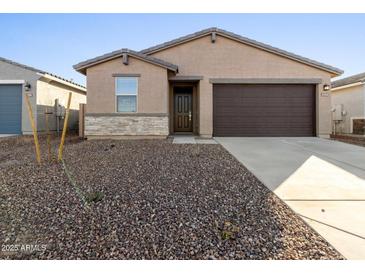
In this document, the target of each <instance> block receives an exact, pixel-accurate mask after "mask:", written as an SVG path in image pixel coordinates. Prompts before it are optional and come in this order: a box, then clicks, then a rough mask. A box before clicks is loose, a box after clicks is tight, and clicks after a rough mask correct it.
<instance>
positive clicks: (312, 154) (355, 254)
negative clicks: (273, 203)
mask: <svg viewBox="0 0 365 274" xmlns="http://www.w3.org/2000/svg"><path fill="white" fill-rule="evenodd" d="M215 139H216V141H218V142H219V143H220V144H221V145H223V147H225V148H226V149H227V150H228V151H229V152H230V153H231V154H232V155H233V156H235V157H236V158H237V159H238V160H239V161H240V162H241V163H242V164H243V165H245V166H246V167H247V168H248V169H249V170H250V171H251V172H252V173H253V174H255V176H256V177H257V178H259V179H260V180H261V181H262V182H263V183H264V184H265V185H266V186H267V187H268V188H270V189H271V190H272V191H274V192H275V193H276V194H277V195H278V196H279V197H280V198H281V199H282V200H284V201H285V202H286V203H287V204H288V205H289V206H290V207H291V208H292V209H293V210H294V211H296V212H297V213H298V214H299V215H300V216H301V217H302V218H303V219H304V220H305V221H306V222H307V223H308V224H309V225H310V226H312V227H313V228H314V229H315V230H316V231H317V232H318V233H319V234H321V235H322V236H323V237H324V238H325V239H326V240H327V241H328V242H330V243H331V244H332V245H333V246H334V247H335V248H336V249H337V250H338V251H339V252H341V253H342V254H343V255H344V256H345V257H346V258H348V259H365V148H363V147H359V146H355V145H350V144H345V143H341V142H337V141H332V140H326V139H320V138H304V137H303V138H230V137H224V138H223V137H217V138H215Z"/></svg>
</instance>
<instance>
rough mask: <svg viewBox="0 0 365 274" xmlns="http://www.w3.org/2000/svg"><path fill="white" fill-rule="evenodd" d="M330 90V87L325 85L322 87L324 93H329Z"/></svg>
mask: <svg viewBox="0 0 365 274" xmlns="http://www.w3.org/2000/svg"><path fill="white" fill-rule="evenodd" d="M330 88H331V87H330V85H327V84H326V85H324V86H323V90H324V91H329V90H330Z"/></svg>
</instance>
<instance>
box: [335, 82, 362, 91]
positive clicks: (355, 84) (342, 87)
mask: <svg viewBox="0 0 365 274" xmlns="http://www.w3.org/2000/svg"><path fill="white" fill-rule="evenodd" d="M363 84H364V82H356V83H353V84H348V85H344V86H340V87H336V88H331V91H336V90H341V89H345V88H350V87H356V86H360V85H363Z"/></svg>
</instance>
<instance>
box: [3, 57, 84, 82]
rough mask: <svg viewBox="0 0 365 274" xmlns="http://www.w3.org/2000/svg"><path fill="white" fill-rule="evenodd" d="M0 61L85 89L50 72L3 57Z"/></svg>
mask: <svg viewBox="0 0 365 274" xmlns="http://www.w3.org/2000/svg"><path fill="white" fill-rule="evenodd" d="M0 61H2V62H5V63H8V64H11V65H14V66H18V67H21V68H24V69H27V70H31V71H34V72H37V73H41V74H47V75H51V76H53V77H55V78H57V79H60V80H62V81H65V82H68V83H70V84H73V85H75V86H78V87H81V88H83V89H86V87H84V86H82V85H80V84H77V83H75V82H73V81H71V80H68V79H65V78H63V77H60V76H58V75H56V74H53V73H50V72H47V71H44V70H41V69H37V68H34V67H31V66H27V65H24V64H21V63H18V62H15V61H13V60H9V59H6V58H3V57H0Z"/></svg>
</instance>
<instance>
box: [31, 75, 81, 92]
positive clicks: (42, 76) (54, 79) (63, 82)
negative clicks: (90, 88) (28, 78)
mask: <svg viewBox="0 0 365 274" xmlns="http://www.w3.org/2000/svg"><path fill="white" fill-rule="evenodd" d="M37 74H38V75H40V76H41V78H44V79H46V80H47V81H48V82H57V83H60V84H62V85H65V86H68V87H72V88H74V89H77V90H78V91H79V92H81V93H83V94H86V88H85V87H83V86H79V85H75V84H73V83H71V82H68V81H65V80H62V79H60V78H58V77H55V76H53V75H50V74H48V73H42V72H38V73H37Z"/></svg>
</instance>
